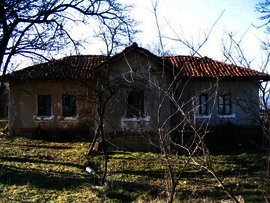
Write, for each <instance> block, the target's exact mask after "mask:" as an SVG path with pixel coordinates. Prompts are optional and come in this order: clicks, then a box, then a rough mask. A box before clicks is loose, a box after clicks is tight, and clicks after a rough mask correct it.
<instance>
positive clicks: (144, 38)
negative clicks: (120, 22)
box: [120, 0, 266, 68]
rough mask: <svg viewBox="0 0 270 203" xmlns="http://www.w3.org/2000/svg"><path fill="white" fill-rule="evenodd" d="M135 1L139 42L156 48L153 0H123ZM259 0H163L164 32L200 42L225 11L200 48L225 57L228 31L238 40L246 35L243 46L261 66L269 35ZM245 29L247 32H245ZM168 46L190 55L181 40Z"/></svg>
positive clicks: (203, 52)
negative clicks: (264, 42)
mask: <svg viewBox="0 0 270 203" xmlns="http://www.w3.org/2000/svg"><path fill="white" fill-rule="evenodd" d="M120 2H124V3H131V4H133V5H134V9H133V11H132V13H131V15H132V16H133V17H134V18H135V19H136V20H138V21H140V22H141V24H140V25H139V27H138V28H139V29H140V30H141V33H140V34H138V36H137V43H138V44H139V45H141V46H143V47H145V48H150V49H151V48H154V47H155V44H157V42H158V38H157V28H156V26H155V19H154V15H153V11H152V10H153V9H152V0H136V1H132V0H121V1H120ZM257 2H259V0H159V6H158V16H159V22H160V25H161V33H162V35H163V36H166V37H172V38H177V36H176V34H177V35H180V36H181V37H183V38H184V39H186V40H188V41H189V42H191V43H194V44H198V43H201V42H202V40H203V39H204V36H205V34H206V33H207V32H208V31H209V30H210V28H211V27H212V25H213V24H214V22H215V21H216V20H217V19H218V17H219V16H220V15H221V13H222V12H223V11H224V14H223V15H222V17H221V19H220V20H219V21H218V23H217V25H216V26H215V27H214V29H213V31H212V32H211V35H210V38H209V41H207V43H206V44H205V45H204V46H203V49H202V50H200V54H201V55H202V56H208V57H210V58H213V59H217V60H223V59H224V57H223V56H222V40H225V39H226V36H227V35H226V33H233V34H234V36H235V39H236V40H239V39H240V38H241V37H242V36H243V35H244V37H243V39H242V47H243V50H244V51H245V54H246V56H247V57H248V59H249V60H253V59H254V62H253V64H252V65H253V67H254V68H256V66H259V64H260V62H261V57H263V54H262V53H261V51H260V49H261V48H260V41H261V40H264V39H265V38H266V34H265V33H264V31H263V29H257V28H256V27H254V26H252V25H256V26H258V25H260V24H262V22H261V21H260V20H258V18H259V14H258V13H257V12H255V5H256V3H257ZM244 33H245V34H244ZM164 42H165V49H166V50H169V51H170V52H171V53H173V54H180V55H187V54H189V50H187V49H186V48H185V47H184V46H183V45H181V44H180V43H179V42H175V41H174V42H173V41H168V40H165V41H164Z"/></svg>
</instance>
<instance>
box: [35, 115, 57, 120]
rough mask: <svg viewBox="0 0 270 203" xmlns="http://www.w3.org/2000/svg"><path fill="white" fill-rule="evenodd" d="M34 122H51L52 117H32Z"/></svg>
mask: <svg viewBox="0 0 270 203" xmlns="http://www.w3.org/2000/svg"><path fill="white" fill-rule="evenodd" d="M33 120H34V121H52V120H54V116H33Z"/></svg>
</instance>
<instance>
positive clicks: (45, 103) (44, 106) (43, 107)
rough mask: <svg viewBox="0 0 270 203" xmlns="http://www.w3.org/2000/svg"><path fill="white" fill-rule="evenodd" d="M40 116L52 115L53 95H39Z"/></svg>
mask: <svg viewBox="0 0 270 203" xmlns="http://www.w3.org/2000/svg"><path fill="white" fill-rule="evenodd" d="M37 99H38V101H37V102H38V116H51V115H52V108H51V106H52V97H51V95H38V98H37Z"/></svg>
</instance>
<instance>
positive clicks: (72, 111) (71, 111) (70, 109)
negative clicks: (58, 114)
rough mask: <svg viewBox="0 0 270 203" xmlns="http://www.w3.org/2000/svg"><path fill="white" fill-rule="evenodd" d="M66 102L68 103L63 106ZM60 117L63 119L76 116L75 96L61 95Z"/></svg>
mask: <svg viewBox="0 0 270 203" xmlns="http://www.w3.org/2000/svg"><path fill="white" fill-rule="evenodd" d="M65 99H67V100H65ZM66 101H68V103H67V104H65V102H66ZM73 102H74V103H73ZM65 106H66V107H67V108H66V107H65ZM62 116H63V117H76V116H77V97H76V95H73V94H63V95H62Z"/></svg>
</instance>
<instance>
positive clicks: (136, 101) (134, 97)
mask: <svg viewBox="0 0 270 203" xmlns="http://www.w3.org/2000/svg"><path fill="white" fill-rule="evenodd" d="M144 100H145V99H144V91H143V90H132V91H130V92H128V95H127V108H126V117H127V118H145V108H144Z"/></svg>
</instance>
